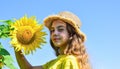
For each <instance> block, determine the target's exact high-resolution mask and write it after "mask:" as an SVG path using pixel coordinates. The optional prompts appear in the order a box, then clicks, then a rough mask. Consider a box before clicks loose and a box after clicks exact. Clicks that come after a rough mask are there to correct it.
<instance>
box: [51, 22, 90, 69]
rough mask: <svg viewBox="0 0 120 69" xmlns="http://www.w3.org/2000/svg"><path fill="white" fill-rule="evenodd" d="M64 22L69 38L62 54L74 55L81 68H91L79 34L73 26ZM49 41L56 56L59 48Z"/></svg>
mask: <svg viewBox="0 0 120 69" xmlns="http://www.w3.org/2000/svg"><path fill="white" fill-rule="evenodd" d="M66 24H67V30H68V33H69V35H70V40H69V42H68V45H67V47H66V49H65V50H64V54H67V55H74V56H76V57H77V60H78V63H79V65H80V68H81V69H91V68H90V63H89V61H88V54H87V52H86V48H85V46H84V40H83V39H82V37H81V36H80V35H79V34H77V33H76V31H75V28H74V27H72V26H71V25H70V24H68V23H66ZM50 43H51V46H52V48H53V49H54V50H55V53H56V56H58V55H59V48H58V47H55V46H54V44H53V43H52V41H51V40H50Z"/></svg>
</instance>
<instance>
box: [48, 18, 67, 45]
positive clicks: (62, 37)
mask: <svg viewBox="0 0 120 69" xmlns="http://www.w3.org/2000/svg"><path fill="white" fill-rule="evenodd" d="M50 32H51V36H50V38H51V40H52V42H53V44H54V46H56V47H62V46H66V45H67V43H68V39H69V34H68V31H67V28H66V23H65V22H63V21H62V20H55V21H53V23H52V25H51V28H50Z"/></svg>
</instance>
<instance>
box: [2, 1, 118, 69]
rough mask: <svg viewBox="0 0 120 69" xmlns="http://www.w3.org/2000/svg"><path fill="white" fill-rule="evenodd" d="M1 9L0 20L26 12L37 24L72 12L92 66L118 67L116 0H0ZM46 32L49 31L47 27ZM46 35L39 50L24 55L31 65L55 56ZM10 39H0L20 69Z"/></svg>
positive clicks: (109, 68)
mask: <svg viewBox="0 0 120 69" xmlns="http://www.w3.org/2000/svg"><path fill="white" fill-rule="evenodd" d="M0 9H1V10H0V19H3V20H6V19H12V18H17V19H19V18H21V17H22V16H24V15H25V14H27V15H28V16H36V17H37V20H39V21H40V23H42V22H43V19H44V18H45V17H46V16H48V15H51V14H55V13H57V12H60V11H64V10H68V11H71V12H73V13H75V14H76V15H78V16H79V17H80V19H81V21H82V27H81V30H82V31H83V32H84V33H85V34H86V35H87V41H86V42H85V45H86V48H87V51H88V54H89V57H90V61H91V65H92V67H93V69H120V1H119V0H99V1H98V0H0ZM45 31H46V32H48V29H47V28H46V29H45ZM48 34H49V32H48ZM46 38H47V44H45V45H44V46H43V47H42V49H37V51H36V52H34V54H33V55H27V56H26V58H27V59H28V61H29V62H30V63H31V64H32V65H35V66H36V65H42V64H44V63H46V62H47V61H50V60H52V59H54V58H55V55H54V51H53V50H52V49H51V48H50V44H49V35H48V36H47V37H46ZM9 41H10V40H9V39H7V40H1V39H0V42H2V44H3V45H4V47H5V48H6V49H7V50H8V51H9V52H10V54H11V55H12V57H13V58H14V60H15V63H14V64H15V66H16V67H17V68H18V69H19V67H18V65H17V62H16V59H15V55H14V51H13V48H11V47H10V44H9ZM4 69H7V68H4Z"/></svg>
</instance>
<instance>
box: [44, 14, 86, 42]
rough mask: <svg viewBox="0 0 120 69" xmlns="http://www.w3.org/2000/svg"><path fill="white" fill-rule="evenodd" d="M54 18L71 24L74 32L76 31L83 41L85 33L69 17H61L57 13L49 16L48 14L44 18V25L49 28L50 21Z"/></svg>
mask: <svg viewBox="0 0 120 69" xmlns="http://www.w3.org/2000/svg"><path fill="white" fill-rule="evenodd" d="M56 19H60V20H63V21H64V22H67V23H69V24H70V25H72V26H73V27H74V28H75V30H76V33H78V34H79V35H80V36H81V38H82V39H83V41H85V40H86V36H85V34H84V33H83V32H82V31H81V30H80V28H79V27H78V26H77V25H76V23H75V21H73V20H71V19H70V18H66V17H62V16H59V15H51V16H48V17H47V18H45V19H44V25H45V26H46V27H47V28H48V29H49V30H50V27H51V24H52V22H53V21H54V20H56Z"/></svg>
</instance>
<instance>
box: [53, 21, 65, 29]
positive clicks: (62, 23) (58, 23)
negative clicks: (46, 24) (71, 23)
mask: <svg viewBox="0 0 120 69" xmlns="http://www.w3.org/2000/svg"><path fill="white" fill-rule="evenodd" d="M57 26H65V27H66V23H65V22H64V21H62V20H54V21H53V22H52V26H51V27H57Z"/></svg>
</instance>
